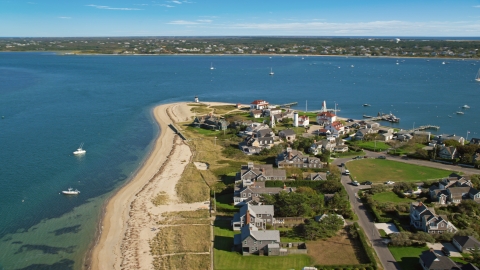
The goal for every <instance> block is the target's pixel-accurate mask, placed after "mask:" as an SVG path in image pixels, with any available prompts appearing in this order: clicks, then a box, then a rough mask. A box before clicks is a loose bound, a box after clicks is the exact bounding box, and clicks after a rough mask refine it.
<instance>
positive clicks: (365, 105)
mask: <svg viewBox="0 0 480 270" xmlns="http://www.w3.org/2000/svg"><path fill="white" fill-rule="evenodd" d="M370 106H371V105H370V104H367V103H365V104H363V107H370Z"/></svg>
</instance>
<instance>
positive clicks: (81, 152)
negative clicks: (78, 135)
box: [73, 143, 87, 155]
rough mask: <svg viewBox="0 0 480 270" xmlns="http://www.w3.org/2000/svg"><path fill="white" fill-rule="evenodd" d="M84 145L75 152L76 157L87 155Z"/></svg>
mask: <svg viewBox="0 0 480 270" xmlns="http://www.w3.org/2000/svg"><path fill="white" fill-rule="evenodd" d="M82 147H83V143H82V144H80V146H79V147H78V149H77V150H76V151H74V152H73V154H74V155H83V154H85V153H86V152H87V151H86V150H84V149H83V148H82Z"/></svg>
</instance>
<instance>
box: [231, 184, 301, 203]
mask: <svg viewBox="0 0 480 270" xmlns="http://www.w3.org/2000/svg"><path fill="white" fill-rule="evenodd" d="M295 190H296V188H293V187H287V186H285V185H284V186H283V188H281V187H265V182H257V181H253V182H252V184H250V185H245V186H243V185H241V186H240V185H239V186H237V187H235V190H234V193H233V205H236V206H242V205H245V204H250V203H255V204H261V201H262V195H263V194H268V195H275V194H278V193H280V192H287V193H291V192H295Z"/></svg>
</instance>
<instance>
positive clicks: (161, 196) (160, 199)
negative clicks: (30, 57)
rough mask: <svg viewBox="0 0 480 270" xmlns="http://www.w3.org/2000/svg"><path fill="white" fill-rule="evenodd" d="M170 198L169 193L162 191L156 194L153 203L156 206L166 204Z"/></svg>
mask: <svg viewBox="0 0 480 270" xmlns="http://www.w3.org/2000/svg"><path fill="white" fill-rule="evenodd" d="M168 199H169V197H168V194H167V193H165V191H162V192H160V193H158V194H157V196H155V198H153V200H152V203H153V204H154V205H155V206H159V205H164V204H167V203H168Z"/></svg>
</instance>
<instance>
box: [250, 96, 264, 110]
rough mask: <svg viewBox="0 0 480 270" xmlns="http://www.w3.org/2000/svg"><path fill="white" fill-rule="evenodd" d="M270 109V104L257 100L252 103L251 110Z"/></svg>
mask: <svg viewBox="0 0 480 270" xmlns="http://www.w3.org/2000/svg"><path fill="white" fill-rule="evenodd" d="M267 108H268V102H266V101H265V100H261V99H257V100H254V101H253V102H252V103H250V109H252V110H263V109H267Z"/></svg>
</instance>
